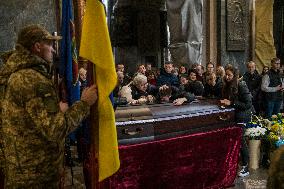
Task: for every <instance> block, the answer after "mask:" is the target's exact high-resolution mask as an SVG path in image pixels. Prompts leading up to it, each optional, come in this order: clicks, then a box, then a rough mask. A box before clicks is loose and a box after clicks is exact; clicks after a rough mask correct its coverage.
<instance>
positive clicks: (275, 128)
mask: <svg viewBox="0 0 284 189" xmlns="http://www.w3.org/2000/svg"><path fill="white" fill-rule="evenodd" d="M267 128H268V131H269V133H268V140H269V141H270V144H271V146H272V147H274V148H278V147H279V146H281V145H283V144H284V140H283V139H284V114H282V113H279V114H277V115H273V116H272V117H271V125H269V127H267Z"/></svg>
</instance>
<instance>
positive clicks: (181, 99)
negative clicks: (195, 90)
mask: <svg viewBox="0 0 284 189" xmlns="http://www.w3.org/2000/svg"><path fill="white" fill-rule="evenodd" d="M186 101H187V99H186V98H178V99H176V100H174V102H173V104H174V105H175V106H180V105H182V104H183V103H184V102H186Z"/></svg>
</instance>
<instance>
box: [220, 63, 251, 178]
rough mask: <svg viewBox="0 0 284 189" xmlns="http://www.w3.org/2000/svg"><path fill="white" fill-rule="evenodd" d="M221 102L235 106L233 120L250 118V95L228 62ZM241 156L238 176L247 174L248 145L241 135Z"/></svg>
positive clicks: (236, 70)
mask: <svg viewBox="0 0 284 189" xmlns="http://www.w3.org/2000/svg"><path fill="white" fill-rule="evenodd" d="M220 102H221V104H222V105H223V106H225V107H228V106H229V107H233V108H235V116H236V117H235V120H236V122H237V123H247V122H249V121H250V120H251V115H252V113H251V111H252V96H251V94H250V92H249V89H248V87H247V85H246V83H245V82H244V81H240V80H239V71H238V69H237V68H235V67H233V66H232V65H230V64H228V65H227V66H226V68H225V77H224V82H223V89H222V100H220ZM241 158H242V165H243V169H242V170H241V171H240V172H239V176H241V177H244V176H247V175H249V170H248V161H249V156H248V146H247V143H246V140H245V137H244V136H243V137H242V147H241Z"/></svg>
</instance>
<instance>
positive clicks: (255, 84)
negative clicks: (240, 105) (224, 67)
mask: <svg viewBox="0 0 284 189" xmlns="http://www.w3.org/2000/svg"><path fill="white" fill-rule="evenodd" d="M247 69H248V71H247V72H246V73H245V74H244V75H243V80H244V81H245V82H246V84H247V86H248V89H249V91H250V93H251V95H252V105H253V107H254V110H255V113H256V114H257V115H258V114H259V111H260V108H259V94H260V86H261V76H260V75H259V73H258V72H257V71H256V69H255V63H254V62H253V61H250V62H248V63H247Z"/></svg>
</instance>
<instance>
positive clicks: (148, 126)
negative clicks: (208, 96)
mask: <svg viewBox="0 0 284 189" xmlns="http://www.w3.org/2000/svg"><path fill="white" fill-rule="evenodd" d="M115 115H116V126H117V134H118V142H119V158H120V169H119V171H118V172H117V173H115V174H114V175H113V176H112V177H110V178H109V179H108V180H107V182H108V188H110V189H125V188H133V189H144V188H145V189H146V188H147V189H156V188H163V189H173V188H179V189H189V188H190V189H209V188H210V189H213V188H226V187H230V186H231V185H232V183H233V182H234V180H235V177H236V173H237V168H238V158H239V149H240V144H241V136H242V128H241V127H239V126H236V124H235V122H234V109H232V108H228V109H222V108H220V107H219V106H218V103H217V102H216V101H212V100H211V101H209V100H201V101H195V102H193V103H190V104H185V105H182V106H173V105H172V104H154V105H143V106H130V107H119V108H118V109H117V110H116V112H115Z"/></svg>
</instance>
